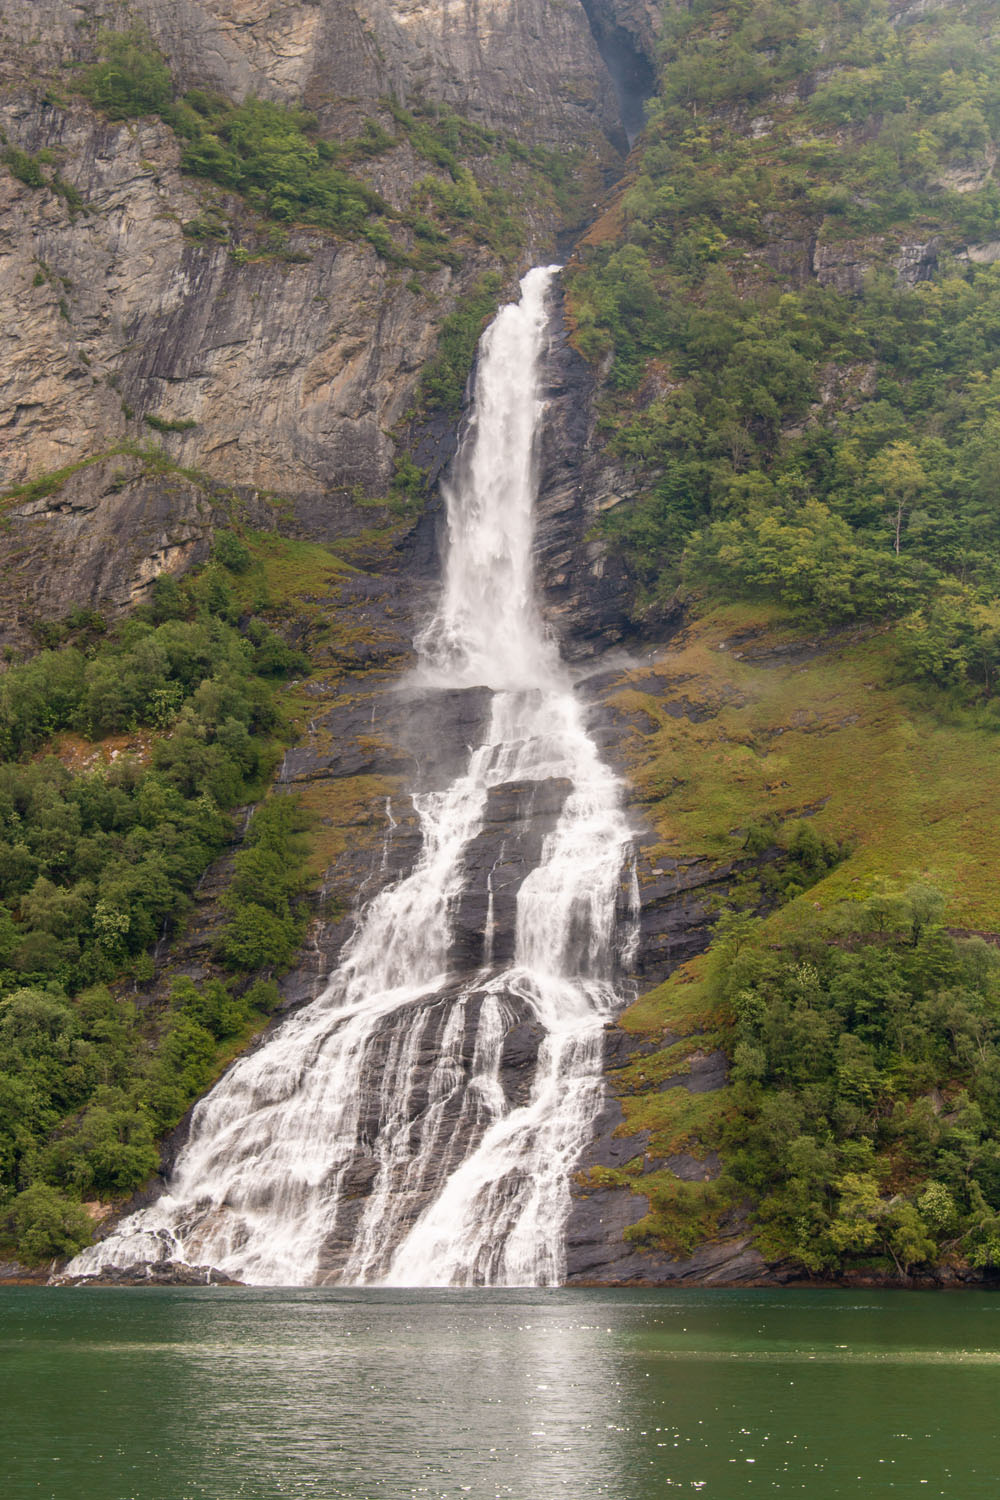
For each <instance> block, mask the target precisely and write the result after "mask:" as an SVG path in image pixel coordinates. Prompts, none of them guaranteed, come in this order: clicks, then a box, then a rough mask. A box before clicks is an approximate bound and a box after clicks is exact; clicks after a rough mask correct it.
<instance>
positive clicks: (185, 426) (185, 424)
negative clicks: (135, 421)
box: [142, 412, 198, 432]
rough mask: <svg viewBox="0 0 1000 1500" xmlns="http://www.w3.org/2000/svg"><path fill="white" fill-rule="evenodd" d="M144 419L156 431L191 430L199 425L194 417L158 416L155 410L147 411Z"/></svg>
mask: <svg viewBox="0 0 1000 1500" xmlns="http://www.w3.org/2000/svg"><path fill="white" fill-rule="evenodd" d="M142 420H143V421H144V422H145V424H146V426H147V427H152V429H153V431H154V432H190V431H191V429H192V427H197V425H198V423H197V422H196V421H194V419H193V418H192V417H158V416H157V415H156V413H155V412H147V413H146V415H145V416H144V417H143V419H142Z"/></svg>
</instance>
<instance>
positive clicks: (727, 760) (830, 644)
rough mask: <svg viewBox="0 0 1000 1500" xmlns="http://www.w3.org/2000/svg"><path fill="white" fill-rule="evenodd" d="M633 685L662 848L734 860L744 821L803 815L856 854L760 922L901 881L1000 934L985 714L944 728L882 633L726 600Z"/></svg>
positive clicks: (992, 754)
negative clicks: (678, 709) (812, 630)
mask: <svg viewBox="0 0 1000 1500" xmlns="http://www.w3.org/2000/svg"><path fill="white" fill-rule="evenodd" d="M737 636H738V637H739V639H736V638H734V637H737ZM633 679H634V680H633V682H632V684H631V685H630V684H629V680H628V679H626V688H629V686H631V691H632V693H633V695H634V693H635V692H636V691H639V692H641V694H642V695H643V696H642V698H641V703H642V706H643V707H644V708H645V709H646V710H647V712H648V713H649V715H650V718H651V719H652V720H653V722H654V723H658V725H659V727H657V728H654V729H651V730H650V731H649V732H648V733H642V734H637V735H636V736H635V737H634V738H633V740H632V743H631V762H632V774H633V776H634V779H635V781H636V784H637V785H638V786H639V788H640V790H641V791H642V792H644V793H645V797H646V799H647V800H646V806H647V813H648V816H649V818H650V821H651V822H652V824H653V826H654V827H655V829H656V831H657V833H658V834H659V837H660V841H661V843H660V847H661V849H662V852H663V853H664V854H669V855H672V856H673V857H677V856H678V855H686V856H691V855H693V854H696V853H698V854H703V855H706V856H708V857H712V858H719V859H721V858H724V857H726V856H730V857H731V856H733V855H734V854H736V853H737V852H739V850H740V848H741V846H742V844H743V842H744V839H745V836H746V829H747V827H748V826H749V825H750V824H753V823H759V822H761V821H763V820H764V819H766V818H767V817H769V816H772V817H773V816H777V817H778V818H779V819H794V818H797V817H801V816H802V814H803V812H804V811H807V812H808V811H811V812H812V816H811V818H810V822H811V824H812V826H814V827H815V829H816V832H817V833H818V834H821V835H823V836H826V837H830V838H835V839H841V840H846V841H847V842H848V843H849V844H850V845H851V847H852V851H853V852H852V853H851V854H850V856H849V857H848V858H847V859H845V860H844V861H843V862H842V863H841V864H839V865H838V866H837V867H836V868H835V869H833V870H831V871H830V872H829V874H827V875H826V876H825V878H823V879H822V880H821V881H820V882H819V883H818V884H817V885H815V886H813V887H812V888H811V889H810V890H809V891H808V893H807V894H806V895H804V896H801V897H798V898H797V899H796V900H793V901H792V902H790V903H789V904H788V905H787V906H786V907H783V908H782V909H781V910H780V911H778V912H776V913H775V914H774V917H773V918H772V919H771V920H772V921H774V922H776V923H777V924H779V925H781V924H784V923H786V922H788V921H792V920H794V914H795V910H796V908H797V907H799V906H800V903H802V902H808V903H810V904H815V903H818V904H819V905H823V904H825V903H827V902H829V901H832V900H836V899H840V898H842V897H844V896H846V895H850V894H852V893H855V892H858V891H859V890H863V891H868V890H870V889H871V887H872V885H873V883H875V882H877V881H878V880H880V879H887V878H889V879H904V880H905V879H911V878H912V879H920V880H924V881H928V882H929V883H931V884H933V885H935V886H937V887H938V888H939V889H941V890H942V891H943V892H944V893H945V894H946V896H947V897H948V899H949V901H950V902H951V903H952V912H953V919H954V921H955V923H956V924H957V925H961V926H964V927H970V928H974V929H988V930H995V929H1000V889H998V887H997V885H996V881H995V869H996V867H997V863H998V860H1000V835H998V834H997V832H996V825H995V820H994V819H993V817H992V813H991V809H992V808H993V807H995V806H996V802H997V797H998V795H1000V764H998V760H997V738H996V732H995V730H994V729H993V727H992V721H991V720H989V719H988V716H980V717H978V718H977V716H976V715H974V714H971V713H970V714H966V715H964V716H960V717H959V718H958V719H957V721H956V720H954V719H953V721H951V722H945V721H943V720H942V717H941V715H940V712H937V711H935V710H934V709H933V708H932V707H931V706H929V705H928V704H926V703H924V702H923V701H922V700H921V698H920V697H919V696H918V695H916V694H915V693H914V692H913V691H912V690H907V689H904V688H901V687H900V686H898V685H897V684H896V682H895V651H894V644H893V635H892V633H891V632H888V631H873V632H864V631H861V630H857V631H851V632H846V633H841V634H838V635H834V636H830V637H827V638H826V639H823V638H810V637H808V636H807V637H803V634H802V632H801V630H799V631H795V630H794V629H792V627H790V626H789V625H788V623H787V622H786V620H785V618H784V617H783V616H782V614H781V613H780V612H779V611H773V610H772V611H770V612H768V611H767V610H766V609H765V608H764V607H759V608H756V609H754V610H752V611H747V610H744V609H742V608H741V607H729V608H726V609H720V610H716V611H712V612H709V613H706V614H705V615H704V616H702V617H701V618H698V619H695V620H694V621H693V622H692V624H691V625H690V628H689V629H688V631H687V633H686V636H685V638H684V639H683V640H682V641H680V642H679V643H678V645H677V646H676V648H675V649H674V650H672V651H670V652H669V653H668V654H667V655H666V656H664V657H663V658H662V659H661V660H660V662H659V663H658V664H657V666H656V667H655V668H654V669H653V680H652V681H651V680H650V674H649V673H648V671H645V670H644V671H643V672H642V673H641V674H640V673H635V674H633ZM678 685H679V691H678ZM678 696H683V697H688V698H690V699H693V700H697V701H698V702H700V703H704V702H708V703H709V704H715V705H717V711H716V712H715V713H714V714H713V715H712V716H711V717H710V718H707V719H705V720H704V721H703V722H701V723H695V722H693V721H692V720H691V719H690V718H687V717H678V718H673V717H671V716H670V715H669V713H666V712H665V711H664V708H663V705H664V702H665V701H666V700H668V699H670V698H676V697H678ZM627 701H628V702H629V703H630V705H631V706H633V707H634V706H635V705H636V703H637V701H639V700H637V699H636V698H635V696H632V697H631V698H630V699H628V700H627Z"/></svg>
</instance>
